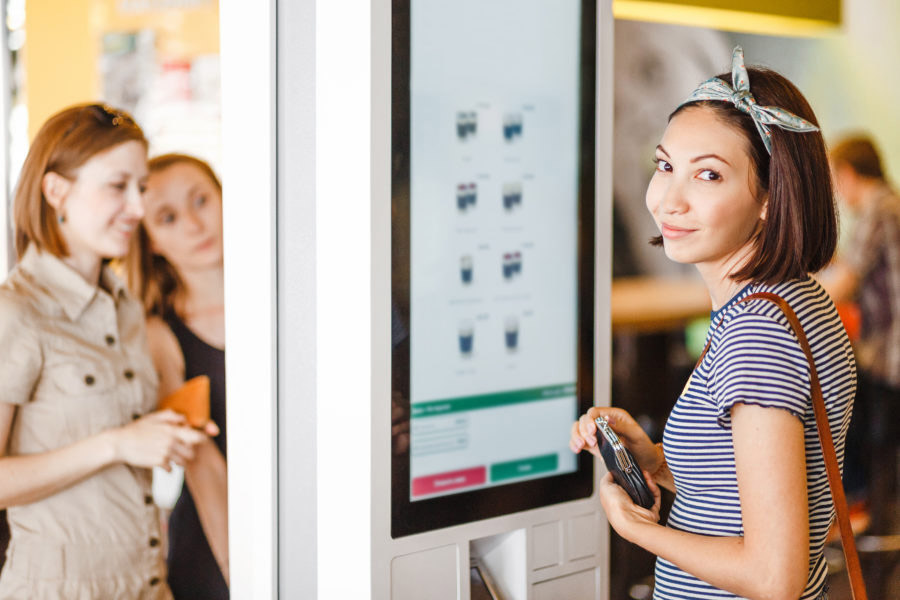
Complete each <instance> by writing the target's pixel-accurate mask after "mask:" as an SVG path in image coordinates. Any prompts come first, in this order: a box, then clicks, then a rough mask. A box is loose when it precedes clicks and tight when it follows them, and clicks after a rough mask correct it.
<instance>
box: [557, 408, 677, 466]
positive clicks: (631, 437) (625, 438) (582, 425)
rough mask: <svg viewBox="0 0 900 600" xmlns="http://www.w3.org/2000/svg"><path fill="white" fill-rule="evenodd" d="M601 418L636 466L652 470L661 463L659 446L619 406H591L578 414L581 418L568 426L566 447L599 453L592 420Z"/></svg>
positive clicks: (662, 462)
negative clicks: (569, 429) (570, 428)
mask: <svg viewBox="0 0 900 600" xmlns="http://www.w3.org/2000/svg"><path fill="white" fill-rule="evenodd" d="M601 416H602V417H605V418H606V420H607V422H608V423H609V426H610V427H611V428H612V430H613V431H615V432H616V435H618V436H619V439H620V440H621V441H622V444H624V446H625V447H626V448H628V450H629V451H630V452H631V454H632V455H633V456H634V459H635V460H636V461H637V463H638V465H639V466H640V467H641V468H642V469H645V470H647V471H650V472H651V473H656V472H657V471H658V470H659V469H660V467H661V466H662V465H663V464H664V459H663V456H662V452H661V451H660V449H659V448H658V447H657V446H656V445H654V443H653V442H652V441H651V440H650V437H649V436H648V435H647V434H646V433H645V432H644V430H643V429H642V428H641V426H640V425H638V423H637V421H635V420H634V418H633V417H632V416H631V415H630V414H628V412H627V411H625V410H622V409H621V408H612V407H609V406H594V407H592V408H590V409H588V411H587V412H586V413H585V414H583V415H581V418H580V419H578V420H577V421H575V424H574V425H572V435H571V438H570V439H569V448H570V449H571V450H572V452H575V453H576V454H577V453H578V452H581V451H582V450H587V451H588V452H590V453H591V454H593V455H594V456H600V447H599V446H598V445H597V424H596V423H594V419H596V418H597V417H601Z"/></svg>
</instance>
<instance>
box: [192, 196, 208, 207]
mask: <svg viewBox="0 0 900 600" xmlns="http://www.w3.org/2000/svg"><path fill="white" fill-rule="evenodd" d="M204 204H206V196H197V198H196V199H195V200H194V205H196V206H203V205H204Z"/></svg>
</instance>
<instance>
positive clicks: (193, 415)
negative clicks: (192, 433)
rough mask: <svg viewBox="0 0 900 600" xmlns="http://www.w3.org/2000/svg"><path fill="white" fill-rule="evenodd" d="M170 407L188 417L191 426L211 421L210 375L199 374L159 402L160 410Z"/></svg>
mask: <svg viewBox="0 0 900 600" xmlns="http://www.w3.org/2000/svg"><path fill="white" fill-rule="evenodd" d="M167 408H170V409H172V410H174V411H175V412H177V413H179V414H182V415H184V416H185V417H187V421H188V424H189V425H190V426H191V427H203V426H205V425H206V424H207V423H208V422H209V377H207V376H206V375H198V376H197V377H194V378H192V379H190V380H188V381H186V382H185V383H184V385H183V386H181V387H180V388H178V389H177V390H175V391H174V392H172V393H171V394H169V395H168V396H166V397H165V398H163V399H162V400H161V401H160V402H159V410H165V409H167Z"/></svg>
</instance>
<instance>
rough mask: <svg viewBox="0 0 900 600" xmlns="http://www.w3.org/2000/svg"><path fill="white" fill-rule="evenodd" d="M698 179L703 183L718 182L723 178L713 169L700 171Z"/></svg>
mask: <svg viewBox="0 0 900 600" xmlns="http://www.w3.org/2000/svg"><path fill="white" fill-rule="evenodd" d="M698 177H699V178H700V179H702V180H703V181H718V180H720V179H722V176H721V175H719V174H718V173H716V172H715V171H713V170H712V169H703V170H702V171H700V174H699V175H698Z"/></svg>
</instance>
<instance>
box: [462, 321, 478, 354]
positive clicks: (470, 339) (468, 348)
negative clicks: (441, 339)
mask: <svg viewBox="0 0 900 600" xmlns="http://www.w3.org/2000/svg"><path fill="white" fill-rule="evenodd" d="M474 343H475V326H474V324H473V323H472V321H470V320H468V319H465V320H463V321H460V323H459V352H460V354H462V355H463V356H465V357H468V356H471V355H472V346H473V345H474Z"/></svg>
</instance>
